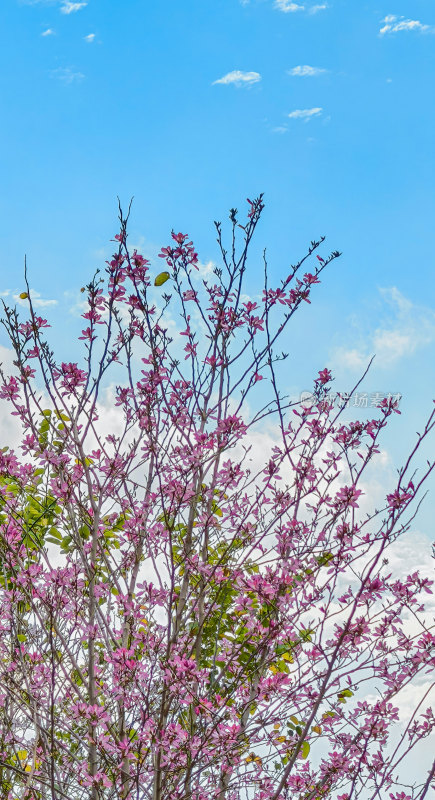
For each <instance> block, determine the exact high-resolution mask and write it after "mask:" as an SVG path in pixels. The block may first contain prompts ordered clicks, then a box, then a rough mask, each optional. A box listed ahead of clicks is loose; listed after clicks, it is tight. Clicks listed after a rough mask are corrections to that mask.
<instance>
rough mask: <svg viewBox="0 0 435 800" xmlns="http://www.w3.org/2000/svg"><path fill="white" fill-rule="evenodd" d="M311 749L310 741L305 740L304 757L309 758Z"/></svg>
mask: <svg viewBox="0 0 435 800" xmlns="http://www.w3.org/2000/svg"><path fill="white" fill-rule="evenodd" d="M310 750H311V748H310V745H309V742H303V743H302V747H301V753H302V758H308V755H309V752H310Z"/></svg>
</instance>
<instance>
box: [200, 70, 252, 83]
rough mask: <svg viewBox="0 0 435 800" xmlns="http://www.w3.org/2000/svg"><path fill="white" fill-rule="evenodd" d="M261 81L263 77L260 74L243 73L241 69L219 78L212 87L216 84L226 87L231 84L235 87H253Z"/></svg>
mask: <svg viewBox="0 0 435 800" xmlns="http://www.w3.org/2000/svg"><path fill="white" fill-rule="evenodd" d="M258 81H261V75H260V73H259V72H242V70H240V69H235V70H233V71H232V72H228V73H227V74H226V75H224V76H223V77H222V78H218V80H217V81H213V84H212V86H214V85H215V84H216V83H222V84H224V85H225V86H228V85H229V84H233V85H234V86H238V87H240V86H251V85H252V84H254V83H258Z"/></svg>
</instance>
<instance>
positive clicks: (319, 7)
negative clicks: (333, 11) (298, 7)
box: [308, 3, 329, 14]
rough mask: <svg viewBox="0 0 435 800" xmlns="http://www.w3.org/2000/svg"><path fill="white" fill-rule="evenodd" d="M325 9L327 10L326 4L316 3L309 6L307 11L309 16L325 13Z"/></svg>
mask: <svg viewBox="0 0 435 800" xmlns="http://www.w3.org/2000/svg"><path fill="white" fill-rule="evenodd" d="M326 8H329V6H328V3H318V4H317V5H315V6H311V8H309V9H308V13H309V14H317V13H318V12H319V11H325V9H326Z"/></svg>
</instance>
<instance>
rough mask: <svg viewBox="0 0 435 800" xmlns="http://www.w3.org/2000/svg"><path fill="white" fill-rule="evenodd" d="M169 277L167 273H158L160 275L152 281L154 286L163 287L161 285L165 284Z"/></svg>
mask: <svg viewBox="0 0 435 800" xmlns="http://www.w3.org/2000/svg"><path fill="white" fill-rule="evenodd" d="M170 277H171V276H170V274H169V272H160V274H159V275H157V278H156V279H155V281H154V286H163V284H164V283H166V281H168V280H169V278H170Z"/></svg>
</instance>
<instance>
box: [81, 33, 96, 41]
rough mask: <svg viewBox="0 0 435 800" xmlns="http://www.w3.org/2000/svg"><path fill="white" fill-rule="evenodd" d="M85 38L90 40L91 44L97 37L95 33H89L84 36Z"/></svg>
mask: <svg viewBox="0 0 435 800" xmlns="http://www.w3.org/2000/svg"><path fill="white" fill-rule="evenodd" d="M83 39H84V40H85V42H89V44H91V43H92V42H93V41H94V39H95V33H88V35H87V36H84V37H83Z"/></svg>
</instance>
